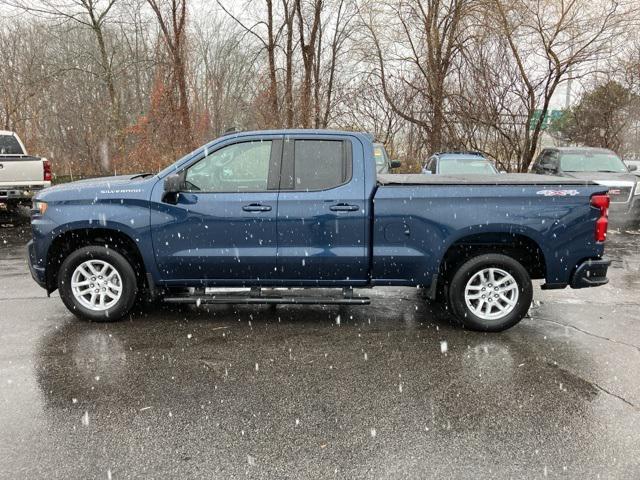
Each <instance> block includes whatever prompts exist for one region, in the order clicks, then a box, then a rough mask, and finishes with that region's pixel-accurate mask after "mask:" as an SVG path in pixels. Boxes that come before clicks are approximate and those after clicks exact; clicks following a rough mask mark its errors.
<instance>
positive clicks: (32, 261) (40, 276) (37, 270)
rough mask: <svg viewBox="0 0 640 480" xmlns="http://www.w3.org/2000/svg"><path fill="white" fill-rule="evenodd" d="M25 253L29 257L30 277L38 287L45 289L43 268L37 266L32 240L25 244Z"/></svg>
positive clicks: (45, 277)
mask: <svg viewBox="0 0 640 480" xmlns="http://www.w3.org/2000/svg"><path fill="white" fill-rule="evenodd" d="M27 252H28V257H29V271H30V272H31V276H32V277H33V279H34V280H35V281H36V283H37V284H38V285H40V286H41V287H42V288H44V289H46V288H47V274H46V270H45V269H44V267H41V266H39V265H38V259H37V257H36V249H35V245H34V243H33V240H30V241H29V243H27Z"/></svg>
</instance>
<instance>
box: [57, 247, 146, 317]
mask: <svg viewBox="0 0 640 480" xmlns="http://www.w3.org/2000/svg"><path fill="white" fill-rule="evenodd" d="M92 259H93V260H102V261H104V262H107V263H109V264H110V265H111V266H112V267H113V268H114V269H115V270H117V271H118V273H119V275H120V278H121V279H122V286H121V288H122V293H121V296H120V298H119V299H118V300H117V302H116V303H115V304H114V305H113V306H111V307H110V308H108V309H105V310H91V309H89V308H86V307H85V306H83V305H82V304H81V303H80V302H79V301H78V300H77V299H76V297H75V296H74V295H73V293H72V290H71V277H72V275H73V272H74V271H75V269H76V268H77V267H78V265H80V264H81V263H83V262H85V261H87V260H92ZM58 290H59V291H60V297H61V298H62V301H63V302H64V304H65V306H66V307H67V308H68V309H69V310H70V311H71V312H72V313H73V314H74V315H75V316H76V317H78V318H80V319H83V320H90V321H92V322H114V321H116V320H120V319H121V318H122V317H124V316H125V315H127V313H129V311H130V310H131V308H132V307H133V305H134V304H135V302H136V298H137V293H138V282H137V279H136V274H135V272H134V270H133V268H132V266H131V264H130V263H129V261H128V260H127V259H126V258H125V257H124V256H123V255H122V254H120V253H118V252H116V251H115V250H112V249H109V248H106V247H102V246H97V245H95V246H94V245H92V246H88V247H83V248H80V249H78V250H76V251H74V252H73V253H71V254H70V255H69V256H68V257H67V258H66V259H65V260H64V262H62V265H61V267H60V271H59V272H58Z"/></svg>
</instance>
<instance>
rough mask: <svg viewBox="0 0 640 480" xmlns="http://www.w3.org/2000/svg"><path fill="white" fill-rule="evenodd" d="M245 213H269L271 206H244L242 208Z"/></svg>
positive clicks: (254, 204)
mask: <svg viewBox="0 0 640 480" xmlns="http://www.w3.org/2000/svg"><path fill="white" fill-rule="evenodd" d="M242 210H244V211H245V212H270V211H271V206H269V205H261V204H259V203H252V204H251V205H245V206H244V207H242Z"/></svg>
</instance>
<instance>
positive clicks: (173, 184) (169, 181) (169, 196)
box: [162, 173, 184, 205]
mask: <svg viewBox="0 0 640 480" xmlns="http://www.w3.org/2000/svg"><path fill="white" fill-rule="evenodd" d="M183 188H184V173H172V174H171V175H169V176H168V177H167V178H165V179H164V195H163V196H162V201H164V202H167V203H171V204H174V205H175V204H176V203H178V196H179V195H180V191H181V190H182V189H183Z"/></svg>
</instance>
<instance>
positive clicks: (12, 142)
mask: <svg viewBox="0 0 640 480" xmlns="http://www.w3.org/2000/svg"><path fill="white" fill-rule="evenodd" d="M22 154H24V152H23V151H22V147H21V146H20V142H18V139H17V138H16V137H15V136H13V135H0V155H22Z"/></svg>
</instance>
